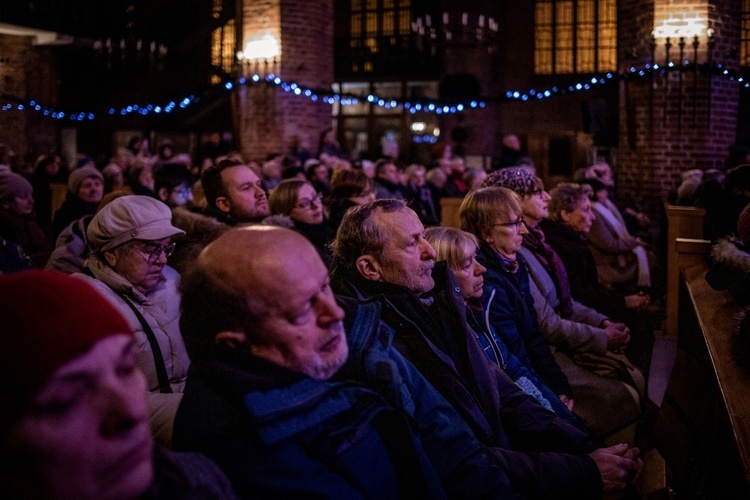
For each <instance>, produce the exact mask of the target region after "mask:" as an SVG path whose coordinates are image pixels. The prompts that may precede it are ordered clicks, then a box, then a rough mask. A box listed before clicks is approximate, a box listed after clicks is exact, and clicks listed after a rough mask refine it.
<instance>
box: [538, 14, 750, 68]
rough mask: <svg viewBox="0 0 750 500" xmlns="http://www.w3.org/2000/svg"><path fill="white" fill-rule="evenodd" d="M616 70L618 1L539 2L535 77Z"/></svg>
mask: <svg viewBox="0 0 750 500" xmlns="http://www.w3.org/2000/svg"><path fill="white" fill-rule="evenodd" d="M744 1H745V2H750V0H744ZM615 69H617V1H616V0H537V2H536V8H535V45H534V70H535V71H536V73H538V74H548V75H550V74H561V73H598V72H603V71H612V70H615Z"/></svg>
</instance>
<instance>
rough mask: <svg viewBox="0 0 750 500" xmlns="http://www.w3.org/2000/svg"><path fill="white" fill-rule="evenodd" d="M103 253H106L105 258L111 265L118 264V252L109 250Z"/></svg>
mask: <svg viewBox="0 0 750 500" xmlns="http://www.w3.org/2000/svg"><path fill="white" fill-rule="evenodd" d="M102 255H104V260H106V261H107V264H108V265H109V267H115V266H116V265H117V253H116V252H115V251H113V250H107V251H105V252H102Z"/></svg>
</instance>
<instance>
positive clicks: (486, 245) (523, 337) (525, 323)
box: [459, 188, 575, 416]
mask: <svg viewBox="0 0 750 500" xmlns="http://www.w3.org/2000/svg"><path fill="white" fill-rule="evenodd" d="M459 217H460V220H461V227H462V228H464V229H465V230H468V231H470V232H471V233H472V234H473V235H474V236H475V237H476V238H477V240H479V242H480V243H479V252H478V255H477V260H478V262H479V263H480V264H481V265H482V266H484V267H485V268H486V269H487V273H486V275H485V280H484V286H483V290H482V296H481V306H482V308H483V313H484V314H483V321H482V323H483V324H486V325H488V327H489V328H492V330H493V331H494V332H495V333H496V335H498V337H499V338H500V340H501V341H502V342H503V343H504V344H505V345H507V346H508V349H509V350H510V352H511V353H512V354H513V355H514V356H516V357H517V358H518V359H519V360H521V361H522V362H523V363H524V365H525V366H526V367H528V368H529V369H532V370H534V372H535V373H538V374H539V375H540V377H541V378H542V379H543V380H544V382H545V385H546V386H548V387H550V388H551V390H552V391H553V393H554V394H555V397H554V399H553V402H554V404H555V405H557V404H558V402H559V403H561V404H562V405H564V406H565V409H567V410H568V411H573V409H574V406H575V402H574V398H573V389H572V388H571V387H570V384H569V383H568V377H567V376H566V375H565V374H564V373H563V372H562V370H561V369H560V367H559V366H558V365H557V362H556V361H555V358H554V356H553V354H552V352H551V351H550V348H549V346H548V345H547V341H546V340H545V338H544V335H543V334H542V332H541V330H540V329H539V323H538V321H537V316H536V310H535V309H534V302H533V299H532V296H531V290H530V285H529V273H528V268H527V265H526V261H525V259H524V258H523V257H522V256H521V255H519V254H518V252H519V250H520V249H521V244H522V242H523V235H525V234H526V233H527V232H528V231H527V230H526V227H525V226H524V225H523V219H522V212H521V206H520V201H519V199H518V196H517V195H516V194H515V193H514V192H513V191H511V190H509V189H505V188H482V189H480V190H477V191H475V192H472V193H469V194H468V195H467V197H466V199H465V200H464V202H463V203H462V205H461V209H460V212H459ZM498 220H500V221H501V222H498ZM556 408H558V410H559V411H555V413H557V414H558V415H562V416H568V414H567V413H565V412H564V411H562V409H560V408H559V407H558V406H556Z"/></svg>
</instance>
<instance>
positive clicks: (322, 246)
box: [266, 179, 333, 265]
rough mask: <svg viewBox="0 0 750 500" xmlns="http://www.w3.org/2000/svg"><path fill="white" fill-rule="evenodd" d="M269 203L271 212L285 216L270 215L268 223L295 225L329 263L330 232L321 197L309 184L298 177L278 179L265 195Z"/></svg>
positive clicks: (326, 262)
mask: <svg viewBox="0 0 750 500" xmlns="http://www.w3.org/2000/svg"><path fill="white" fill-rule="evenodd" d="M268 206H269V208H270V210H271V215H278V216H283V217H284V218H285V219H286V220H284V221H278V220H275V221H269V219H275V218H274V217H269V219H266V222H267V223H271V224H274V225H281V226H285V227H289V228H290V229H294V230H295V231H297V232H298V233H300V234H301V235H303V236H304V237H305V238H307V239H308V240H309V241H310V243H312V244H313V246H314V247H315V249H316V250H317V251H318V253H319V254H320V257H321V258H322V259H323V262H324V263H325V264H326V265H328V264H330V263H331V252H330V250H329V249H328V243H330V242H331V240H332V239H333V232H332V231H331V226H330V225H329V224H328V221H327V220H326V219H325V217H324V215H323V200H322V199H321V197H320V194H318V193H316V192H315V188H314V187H313V185H312V184H310V183H309V182H307V181H302V180H298V179H287V180H284V181H281V182H280V183H279V184H278V186H276V189H274V190H273V192H272V193H271V196H270V197H269V198H268Z"/></svg>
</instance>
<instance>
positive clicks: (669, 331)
mask: <svg viewBox="0 0 750 500" xmlns="http://www.w3.org/2000/svg"><path fill="white" fill-rule="evenodd" d="M664 212H665V213H666V218H667V304H666V305H667V321H666V323H665V325H664V333H665V335H666V336H667V337H671V338H676V337H677V318H678V317H679V310H678V308H679V300H678V289H679V279H680V276H679V274H680V271H679V266H678V264H677V260H676V255H677V253H676V249H675V242H676V240H677V238H703V218H704V217H705V215H706V210H705V209H703V208H698V207H681V206H677V205H670V204H669V203H667V202H664Z"/></svg>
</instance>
